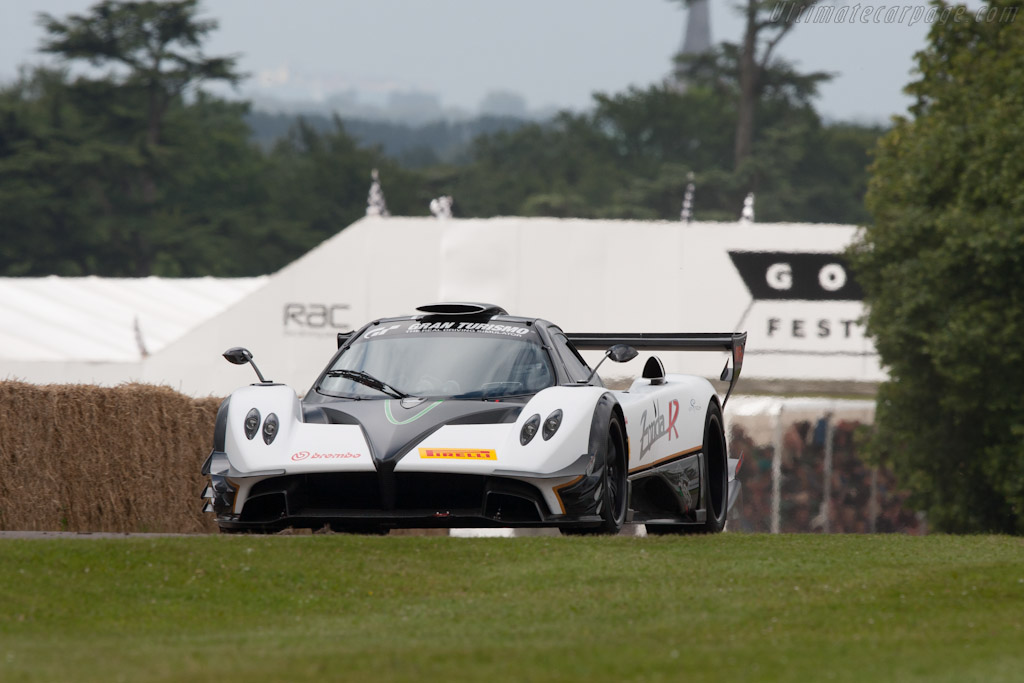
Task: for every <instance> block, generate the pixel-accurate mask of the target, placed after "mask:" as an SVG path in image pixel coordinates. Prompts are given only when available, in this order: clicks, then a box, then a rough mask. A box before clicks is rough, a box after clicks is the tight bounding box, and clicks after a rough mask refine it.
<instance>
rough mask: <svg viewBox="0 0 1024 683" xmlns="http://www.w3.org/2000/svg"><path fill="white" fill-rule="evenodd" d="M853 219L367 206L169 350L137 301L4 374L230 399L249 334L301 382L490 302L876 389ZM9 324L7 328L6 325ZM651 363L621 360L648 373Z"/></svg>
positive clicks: (788, 383)
mask: <svg viewBox="0 0 1024 683" xmlns="http://www.w3.org/2000/svg"><path fill="white" fill-rule="evenodd" d="M855 231H856V228H855V227H853V226H839V225H807V224H750V225H741V224H738V223H689V224H683V223H679V222H668V221H660V222H645V221H614V220H578V219H555V218H514V217H509V218H492V219H448V220H437V219H434V218H396V217H390V218H388V217H367V218H364V219H362V220H359V221H357V222H356V223H354V224H353V225H351V226H350V227H348V228H347V229H345V230H343V231H342V232H340V233H338V234H337V235H335V236H334V237H332V238H330V239H329V240H327V241H326V242H324V243H323V244H321V245H320V246H319V247H317V248H316V249H314V250H312V251H311V252H309V253H308V254H306V255H305V256H303V257H302V258H300V259H298V260H297V261H295V262H294V263H292V264H290V265H288V266H287V267H285V268H283V269H282V270H281V271H279V272H277V273H275V274H274V275H272V276H270V277H268V278H266V279H258V280H249V281H247V282H246V283H244V284H242V285H240V287H239V289H238V290H235V292H234V296H233V297H232V296H229V295H227V294H213V295H210V296H209V297H207V296H206V295H200V296H199V297H198V298H200V299H204V298H205V299H206V300H207V302H208V303H209V302H210V301H212V302H214V303H216V304H217V305H216V306H214V305H213V304H211V306H210V307H208V308H205V309H204V308H201V307H200V306H199V305H198V304H196V305H195V307H194V308H192V310H194V311H195V315H194V316H193V317H192V318H191V319H190V320H189V321H186V322H183V323H182V324H181V325H180V326H179V327H177V328H176V331H168V332H167V333H165V334H164V333H161V334H164V336H160V337H159V339H161V340H162V343H160V344H158V343H156V339H157V338H158V335H157V332H156V327H155V325H156V323H155V322H151V319H150V316H147V315H143V314H137V315H139V329H140V330H141V334H142V338H143V341H144V343H145V344H146V345H147V351H148V352H149V355H148V356H144V357H143V356H142V355H141V354H140V353H139V351H138V348H137V346H136V347H134V348H135V352H134V355H132V354H131V349H132V348H133V347H132V344H133V343H135V342H134V341H133V334H132V331H133V328H134V322H133V320H134V318H133V315H132V314H131V313H130V311H132V310H135V309H131V308H130V307H127V308H126V311H128V312H127V313H125V316H127V317H125V316H122V318H121V322H120V323H119V325H120V326H119V327H118V328H117V330H118V331H117V338H118V340H119V341H118V343H119V344H120V346H119V349H120V351H119V353H120V354H121V355H119V356H117V357H114V358H106V359H103V358H97V359H95V360H90V359H89V357H88V356H87V355H85V354H82V353H79V352H78V351H77V349H78V348H85V347H84V344H83V346H82V347H77V346H76V345H75V344H72V343H70V342H68V343H64V344H58V346H59V347H61V348H65V349H67V351H68V354H67V357H65V358H63V359H62V358H59V357H58V358H54V359H52V360H49V361H48V360H45V359H37V360H36V361H34V364H33V365H32V366H31V367H30V366H28V365H26V364H25V362H24V360H20V361H19V360H17V359H12V358H10V357H9V354H8V352H7V349H6V346H7V345H6V344H4V345H3V346H4V348H0V377H2V376H5V375H11V374H15V375H18V376H20V377H22V378H24V379H27V380H29V381H55V379H54V378H55V377H61V378H62V380H63V381H85V382H89V381H102V382H105V383H113V382H117V381H124V380H127V379H141V380H143V381H147V382H152V383H160V384H169V385H171V386H173V387H175V388H179V389H181V390H183V391H185V392H187V393H191V394H194V395H207V394H215V395H225V394H227V393H229V392H230V391H231V390H232V389H233V388H235V387H236V386H238V385H240V384H245V383H248V382H250V381H253V380H254V379H255V375H253V374H252V373H251V371H250V370H248V369H245V368H238V367H235V366H232V365H229V364H228V363H226V362H225V361H224V360H223V359H222V358H221V357H220V354H221V353H222V352H223V351H224V350H225V349H227V348H228V347H231V346H247V347H248V348H249V349H250V350H251V351H252V352H253V353H254V355H255V357H256V360H257V362H258V363H259V365H260V368H261V370H262V371H263V373H264V374H265V375H266V376H268V377H269V378H272V379H274V380H277V381H282V382H285V383H287V384H289V385H291V386H293V387H294V388H296V389H297V390H298V391H299V392H300V393H301V392H304V391H305V390H306V389H307V388H308V387H309V386H310V384H311V383H312V382H313V380H314V379H315V377H316V375H317V374H318V372H319V371H320V369H321V368H322V367H323V365H324V364H325V363H326V362H327V360H328V359H329V357H330V355H331V353H332V352H333V350H334V349H335V347H336V336H337V333H338V332H345V331H348V330H351V329H353V328H356V327H358V326H360V325H362V324H363V323H365V322H367V321H370V320H372V319H374V318H378V317H385V316H389V315H400V314H404V313H409V312H412V311H413V310H414V309H415V307H416V306H418V305H421V304H424V303H430V302H435V301H485V302H489V303H496V304H498V305H501V306H503V307H504V308H506V309H507V310H508V311H509V312H510V313H512V314H518V315H530V316H538V317H543V318H547V319H549V320H552V321H554V322H556V323H558V324H559V325H561V326H562V327H563V328H564V329H565V330H566V331H569V332H573V331H577V332H602V331H606V332H642V331H646V332H670V331H679V332H700V331H708V332H728V331H734V330H737V331H738V330H746V331H748V332H749V334H750V338H749V341H748V347H747V349H748V350H747V356H746V361H745V365H744V369H743V376H744V377H745V378H746V380H747V382H749V383H750V384H747V386H748V387H749V386H758V384H757V383H760V386H761V387H764V388H766V389H767V390H771V389H772V388H778V389H779V390H792V389H791V387H793V386H804V387H827V386H830V385H834V386H842V387H849V386H855V387H871V386H873V385H874V384H875V383H877V382H878V381H881V380H882V379H884V376H885V375H884V372H883V371H882V370H881V368H880V367H879V365H878V357H877V354H875V352H874V349H873V347H872V345H871V342H870V340H868V339H867V338H866V337H865V335H864V330H863V327H862V325H861V324H860V322H859V320H860V318H861V316H862V314H863V304H862V303H861V302H860V301H859V300H857V299H856V297H855V296H850V295H849V294H844V292H846V290H847V289H848V288H847V287H846V285H847V283H848V280H849V276H848V274H847V273H846V271H845V269H844V268H843V266H842V259H841V253H842V251H843V249H845V247H846V246H847V245H848V244H849V243H850V241H851V240H852V239H853V236H854V234H855ZM8 282H10V281H9V280H8ZM160 282H166V281H160ZM213 282H218V281H213ZM12 295H13V296H15V297H19V301H18V303H17V304H16V307H18V308H19V309H28V310H30V311H32V310H38V309H37V308H36V304H35V303H33V302H32V301H31V300H30V299H27V298H23V296H22V294H20V293H17V292H13V293H12V294H9V295H8V296H12ZM4 298H7V296H5V297H4ZM185 308H186V309H187V308H189V307H185ZM213 309H216V310H213ZM43 310H44V311H50V312H51V313H52V312H53V310H54V309H53V308H52V307H47V308H44V309H43ZM78 310H79V311H82V312H83V315H82V316H81V317H78V318H76V319H75V320H74V321H65V320H64V319H62V318H61V317H60V316H59V315H49V314H44V313H40V314H38V315H37V316H36V318H35V319H34V320H30V319H29V318H25V321H24V324H26V325H37V326H38V327H37V332H34V333H33V334H34V335H36V336H37V337H46V336H47V330H49V331H51V332H52V333H54V334H56V331H55V330H57V329H60V328H62V327H63V326H71V327H87V326H88V324H89V323H88V322H87V321H88V320H90V319H91V318H90V316H89V315H85V312H87V311H88V310H90V309H87V308H85V307H84V306H83V307H78ZM101 310H102V309H101ZM0 315H3V314H0ZM186 317H187V316H186ZM125 320H127V322H124V321H125ZM0 322H2V323H3V332H4V333H5V334H6V333H8V319H7V318H0ZM126 330H127V331H126ZM150 330H152V331H150ZM150 337H152V339H153V340H154V341H150ZM12 348H13V347H12ZM708 355H711V356H715V355H716V354H672V356H676V357H669V356H665V357H663V360H664V361H665V364H666V367H667V368H668V369H669V370H670V371H672V370H676V371H688V372H698V373H701V374H705V375H708V376H712V375H717V373H718V372H719V370H720V369H721V367H722V364H723V362H724V357H722V358H718V357H714V358H706V357H705V358H698V356H708ZM643 360H644V358H641V359H638V360H637V361H633V362H632V364H631V365H630V366H627V367H626V368H625V372H626V373H638V371H639V367H640V366H639V363H641V362H642V361H643ZM47 364H49V365H47ZM62 364H63V365H62ZM633 365H636V367H632V366H633ZM12 368H13V369H12ZM604 369H605V368H602V370H604ZM616 369H617V370H619V371H620V372H621V369H620V368H618V366H617V368H616ZM742 384H743V380H741V386H742Z"/></svg>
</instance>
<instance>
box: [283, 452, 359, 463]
mask: <svg viewBox="0 0 1024 683" xmlns="http://www.w3.org/2000/svg"><path fill="white" fill-rule="evenodd" d="M361 457H363V454H362V453H315V452H314V453H310V452H309V451H299V452H297V453H292V460H293V461H295V462H302V461H303V460H355V459H357V458H361Z"/></svg>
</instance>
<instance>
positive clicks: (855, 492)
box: [729, 415, 926, 534]
mask: <svg viewBox="0 0 1024 683" xmlns="http://www.w3.org/2000/svg"><path fill="white" fill-rule="evenodd" d="M831 420H832V418H831V416H828V415H826V416H823V417H821V418H820V419H818V420H817V421H816V422H814V423H812V422H809V421H801V422H795V423H792V424H790V425H788V428H786V430H785V432H784V434H783V437H782V448H781V451H782V453H781V456H782V457H781V461H780V465H781V470H780V475H781V478H780V485H779V494H780V495H779V531H780V532H782V533H823V532H830V533H908V534H921V533H924V532H925V530H926V523H925V519H924V517H923V515H921V514H918V513H915V512H914V511H913V510H912V509H910V508H909V507H908V506H907V494H906V492H904V491H901V490H900V489H899V487H898V486H897V483H896V481H895V479H894V477H893V475H892V473H891V472H890V471H889V470H887V469H886V468H884V467H873V466H871V465H868V464H867V463H865V462H864V461H863V460H861V458H860V457H859V456H858V454H857V440H856V439H855V436H856V433H857V430H858V428H859V427H860V426H861V425H860V423H858V422H853V421H848V420H835V421H834V423H833V424H832V425H831V427H832V429H831V430H830V421H831ZM830 432H831V434H830ZM829 436H831V439H832V468H831V477H830V486H829V487H828V488H827V491H828V501H827V504H823V503H824V502H825V501H824V499H825V496H826V486H825V482H826V475H825V471H826V441H827V440H828V438H829ZM729 452H730V456H731V457H733V458H737V457H739V456H740V454H742V455H743V465H742V467H741V469H740V473H739V480H740V482H741V483H742V489H741V494H740V499H739V500H738V501H737V502H736V505H735V507H734V508H733V511H732V512H731V513H730V516H729V530H730V531H748V532H768V531H771V530H772V458H773V455H774V446H773V445H772V444H771V443H755V441H754V440H753V439H752V438H750V437H749V436H748V435H747V434H746V433H745V431H744V430H743V428H742V427H741V426H733V428H732V430H731V434H730V444H729Z"/></svg>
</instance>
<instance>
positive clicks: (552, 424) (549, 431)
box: [541, 410, 562, 441]
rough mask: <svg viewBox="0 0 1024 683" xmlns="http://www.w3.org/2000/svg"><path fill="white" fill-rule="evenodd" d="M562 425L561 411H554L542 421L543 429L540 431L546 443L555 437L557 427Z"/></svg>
mask: <svg viewBox="0 0 1024 683" xmlns="http://www.w3.org/2000/svg"><path fill="white" fill-rule="evenodd" d="M561 424H562V411H561V410H556V411H555V412H553V413H551V414H550V415H548V418H547V419H546V420H544V429H543V430H541V436H542V437H544V440H545V441H547V440H548V439H550V438H551V437H553V436H554V435H555V432H557V431H558V427H559V425H561Z"/></svg>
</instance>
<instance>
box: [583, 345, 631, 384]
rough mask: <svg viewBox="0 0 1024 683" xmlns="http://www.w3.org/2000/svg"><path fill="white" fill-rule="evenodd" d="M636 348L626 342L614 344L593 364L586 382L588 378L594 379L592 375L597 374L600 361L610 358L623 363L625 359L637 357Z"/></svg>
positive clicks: (588, 380) (588, 381)
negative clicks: (598, 361)
mask: <svg viewBox="0 0 1024 683" xmlns="http://www.w3.org/2000/svg"><path fill="white" fill-rule="evenodd" d="M637 353H638V352H637V350H636V349H634V348H633V347H632V346H629V345H628V344H616V345H615V346H613V347H611V348H610V349H608V350H607V351H605V352H604V358H602V359H601V362H600V363H598V364H597V365H595V366H594V369H593V370H591V371H590V377H587V384H589V383H590V380H592V379H594V375H596V374H597V369H598V368H599V367H601V363H603V362H605V361H606V360H608V359H609V358H611V359H612V360H613V361H615V362H616V363H625V362H626V361H630V360H633V359H634V358H636V357H637Z"/></svg>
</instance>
